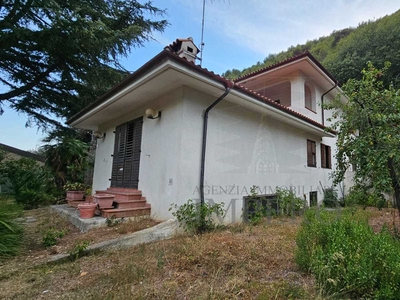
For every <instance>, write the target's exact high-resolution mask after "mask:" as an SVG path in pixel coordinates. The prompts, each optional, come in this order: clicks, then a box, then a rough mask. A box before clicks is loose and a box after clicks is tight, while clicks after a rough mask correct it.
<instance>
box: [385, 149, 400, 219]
mask: <svg viewBox="0 0 400 300" xmlns="http://www.w3.org/2000/svg"><path fill="white" fill-rule="evenodd" d="M388 167H389V174H390V178H391V180H392V187H393V190H394V201H395V205H396V207H397V210H398V212H399V215H400V186H399V179H398V177H397V173H396V168H395V166H394V163H393V158H392V157H389V158H388Z"/></svg>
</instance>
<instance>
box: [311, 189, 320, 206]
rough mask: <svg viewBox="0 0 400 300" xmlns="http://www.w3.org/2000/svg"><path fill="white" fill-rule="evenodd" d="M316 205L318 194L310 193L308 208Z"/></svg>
mask: <svg viewBox="0 0 400 300" xmlns="http://www.w3.org/2000/svg"><path fill="white" fill-rule="evenodd" d="M317 205H318V192H310V207H313V206H317Z"/></svg>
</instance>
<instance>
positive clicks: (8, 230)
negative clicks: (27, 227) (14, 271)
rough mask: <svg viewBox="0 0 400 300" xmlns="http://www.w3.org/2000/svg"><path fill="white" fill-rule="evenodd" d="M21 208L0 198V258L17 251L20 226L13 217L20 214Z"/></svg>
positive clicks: (20, 235) (20, 233)
mask: <svg viewBox="0 0 400 300" xmlns="http://www.w3.org/2000/svg"><path fill="white" fill-rule="evenodd" d="M21 213H22V208H21V207H20V206H19V205H16V204H15V203H12V202H10V201H8V200H6V199H3V198H0V259H3V258H5V257H9V256H13V255H16V254H17V253H18V250H19V248H20V245H21V239H22V227H21V226H20V225H19V224H17V223H16V222H15V221H14V219H15V218H16V217H18V216H20V215H21Z"/></svg>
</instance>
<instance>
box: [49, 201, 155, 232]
mask: <svg viewBox="0 0 400 300" xmlns="http://www.w3.org/2000/svg"><path fill="white" fill-rule="evenodd" d="M50 207H51V209H52V210H53V211H55V212H57V213H58V214H60V215H62V216H63V217H64V218H66V219H67V220H68V221H69V222H71V223H72V224H73V225H74V226H76V227H77V228H79V230H80V231H82V232H87V231H89V230H91V229H93V228H99V227H106V226H107V222H106V220H107V219H106V218H103V217H100V216H94V217H93V218H90V219H82V218H81V217H80V216H79V211H78V209H77V208H75V207H70V206H68V205H66V204H62V205H52V206H50ZM143 218H149V216H147V215H146V216H137V217H129V218H122V219H123V220H124V221H127V220H132V221H137V220H139V219H143Z"/></svg>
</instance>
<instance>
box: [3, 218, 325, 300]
mask: <svg viewBox="0 0 400 300" xmlns="http://www.w3.org/2000/svg"><path fill="white" fill-rule="evenodd" d="M299 223H300V221H299V218H274V219H273V220H266V222H263V223H261V224H260V225H258V226H246V225H244V224H236V225H234V226H228V227H226V228H225V229H222V230H219V231H213V232H211V233H205V234H203V235H195V236H187V235H183V236H177V237H175V238H173V239H171V240H165V241H159V242H156V243H151V244H146V245H139V246H137V247H133V248H130V249H125V250H110V251H105V252H99V253H96V254H92V255H89V256H84V257H82V258H79V259H78V260H76V261H73V262H70V261H68V262H65V263H60V264H51V265H43V266H40V267H32V266H29V267H26V265H22V266H21V263H19V264H18V267H19V269H18V270H16V271H14V272H12V273H11V274H10V272H9V271H8V269H9V267H8V266H7V267H5V266H4V269H3V270H2V269H1V268H0V274H1V273H2V272H4V273H5V274H2V275H0V298H2V299H37V298H40V299H58V298H59V299H121V300H124V299H282V300H283V299H307V300H308V299H320V298H319V295H318V294H316V292H315V288H314V281H313V279H312V277H311V276H310V275H308V274H304V273H303V272H299V270H298V268H297V266H296V264H295V262H294V253H293V249H294V248H295V237H296V232H297V229H298V226H299ZM119 225H120V224H119ZM107 230H114V228H109V227H108V228H107ZM22 269H23V270H24V272H20V271H19V270H22ZM1 276H3V279H2V278H1ZM43 291H46V293H43Z"/></svg>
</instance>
